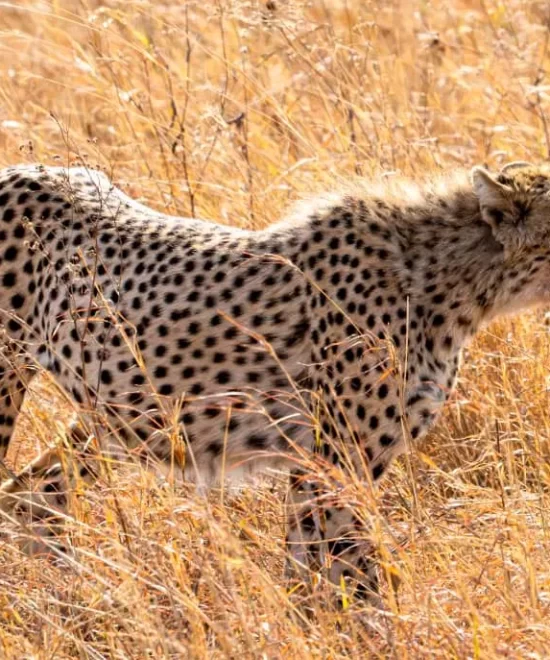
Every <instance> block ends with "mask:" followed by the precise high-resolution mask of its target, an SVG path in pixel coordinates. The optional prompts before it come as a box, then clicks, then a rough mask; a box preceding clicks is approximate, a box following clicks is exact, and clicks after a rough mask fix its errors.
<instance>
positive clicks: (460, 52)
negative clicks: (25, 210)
mask: <svg viewBox="0 0 550 660" xmlns="http://www.w3.org/2000/svg"><path fill="white" fill-rule="evenodd" d="M0 19H1V20H0V164H1V165H7V164H13V163H19V162H34V161H42V162H45V163H59V162H61V163H67V162H72V161H77V160H80V159H83V160H87V161H88V162H89V163H91V164H92V165H95V164H99V165H100V166H101V167H103V168H105V169H106V170H107V171H108V172H109V173H110V174H111V175H112V176H113V177H114V179H115V180H116V181H117V182H118V183H120V184H121V185H122V187H123V188H124V189H125V190H127V191H128V192H129V194H131V195H133V196H135V197H137V198H140V199H142V200H143V201H144V202H146V203H149V204H150V205H151V206H153V207H155V208H158V209H161V210H165V211H167V212H170V213H177V214H182V215H184V214H192V213H194V214H195V215H199V216H203V217H212V218H216V219H221V221H223V222H227V223H236V224H239V225H243V226H255V227H260V226H262V225H264V224H266V223H267V222H269V221H272V220H275V219H277V218H279V217H280V216H281V214H282V213H283V211H284V209H285V207H287V205H288V203H289V202H290V201H291V200H293V199H295V198H296V197H298V196H299V195H300V194H301V193H303V192H311V191H315V190H318V189H326V188H333V187H334V186H335V185H337V181H338V180H340V179H343V178H350V177H353V176H356V175H364V176H369V175H370V174H372V173H374V172H378V171H388V172H393V171H400V172H403V173H405V174H412V175H416V174H423V173H425V172H429V171H434V170H439V169H441V168H451V169H452V168H455V167H462V166H465V167H469V166H471V165H472V164H475V163H487V164H489V165H499V164H501V163H502V162H503V161H507V160H510V159H528V160H535V161H536V160H541V159H546V158H548V157H549V155H550V154H549V152H550V135H549V130H548V127H547V119H546V115H545V112H546V108H547V104H548V99H549V94H550V92H549V90H550V87H549V80H548V72H549V71H548V69H549V67H550V55H549V51H548V46H549V36H550V32H549V21H550V13H549V9H548V3H547V2H543V1H542V0H541V1H538V2H537V1H534V0H533V1H531V2H525V1H524V0H507V1H506V2H497V1H496V0H478V1H475V0H471V1H469V0H448V1H447V2H442V3H438V2H433V1H432V2H426V1H420V0H401V1H399V0H394V1H393V2H388V1H387V0H365V1H363V0H324V2H323V1H322V0H315V1H314V2H306V1H305V0H270V1H269V2H265V1H263V2H260V1H259V0H219V1H215V0H210V1H209V0H206V1H204V0H203V2H198V1H195V0H190V1H188V2H186V1H185V0H164V2H156V1H155V0H124V1H122V0H105V2H103V3H102V2H100V0H43V1H42V0H13V2H0ZM548 346H549V343H548V330H547V329H546V327H545V325H544V323H543V322H542V316H541V314H539V315H530V316H526V317H524V318H522V319H516V320H513V321H509V322H506V323H504V322H503V323H499V324H496V325H493V326H492V327H491V328H490V329H489V330H488V331H487V332H486V333H485V334H484V335H483V336H482V337H480V338H479V340H478V341H477V343H476V344H475V345H474V346H473V347H472V348H471V350H470V351H469V352H468V355H467V364H466V366H465V368H464V369H463V371H462V378H461V381H460V386H459V388H458V392H457V394H456V396H455V397H454V398H453V401H452V403H451V404H450V405H449V406H448V407H447V410H446V414H445V416H444V418H443V419H442V420H441V421H440V423H439V424H438V426H437V429H436V430H435V431H434V432H433V433H432V434H431V435H430V437H429V439H428V440H427V441H426V442H424V443H423V444H422V446H420V447H418V448H416V449H415V451H414V453H413V454H412V455H410V457H409V458H407V459H406V460H403V461H402V462H401V463H400V464H397V465H396V466H395V467H394V468H393V470H392V471H391V476H390V477H389V479H387V481H386V485H385V487H384V489H383V493H382V497H381V503H380V511H379V512H378V513H376V514H375V515H374V519H375V527H376V530H377V532H378V537H379V541H380V543H381V544H382V547H383V549H384V548H385V549H386V550H387V553H386V554H387V556H386V560H387V564H388V566H389V567H390V568H391V570H392V571H394V572H396V573H397V574H398V575H399V576H400V578H401V580H402V585H401V590H400V595H399V603H396V601H395V599H394V598H393V596H392V593H391V590H386V593H385V600H386V603H387V607H388V611H389V614H388V615H387V622H386V624H384V623H380V622H379V623H380V627H379V632H373V630H372V629H371V628H369V627H368V626H367V625H366V620H367V619H368V612H367V611H366V610H365V609H364V607H363V606H362V605H361V604H360V603H356V602H353V601H351V602H350V603H349V604H348V606H347V608H346V609H345V610H344V611H341V612H339V611H337V610H335V609H334V608H333V606H332V605H331V603H332V601H331V599H330V597H328V594H327V591H326V588H325V587H323V586H322V585H320V586H319V587H318V591H317V592H316V598H315V602H314V612H313V614H312V616H311V617H310V618H306V617H305V616H304V614H303V613H301V612H300V611H299V610H297V609H295V607H294V605H293V602H292V600H291V599H289V597H288V595H287V593H286V591H285V582H284V580H283V576H282V567H283V560H284V550H283V544H282V538H283V522H282V505H281V497H280V495H281V490H282V489H283V486H282V481H281V483H275V484H271V485H267V486H262V487H251V488H249V489H246V490H244V491H243V492H242V494H241V495H239V497H238V498H235V499H232V500H228V499H227V496H225V501H224V499H223V495H224V494H223V493H222V494H220V493H213V494H212V496H211V497H210V499H209V501H208V502H206V501H204V500H201V499H200V498H198V497H197V496H195V495H194V494H193V493H187V492H182V490H181V489H180V490H178V491H174V490H173V489H171V488H165V487H163V486H162V485H159V483H158V482H156V481H155V480H154V478H153V477H151V476H150V475H148V474H144V473H139V474H138V475H137V476H136V474H135V473H128V472H126V471H124V470H122V471H120V472H119V473H118V478H117V480H116V482H115V481H113V482H111V483H110V484H109V483H105V484H103V485H102V486H101V487H98V488H94V489H92V490H91V491H90V492H89V493H88V494H87V496H86V497H85V498H80V499H79V511H78V520H79V523H78V525H76V526H75V535H76V536H77V538H76V542H77V545H78V547H79V548H81V550H82V553H83V558H82V561H81V563H80V565H79V566H76V565H75V567H74V568H73V569H69V570H67V569H64V570H61V569H59V568H56V567H55V566H52V565H51V564H48V563H47V562H46V561H45V560H40V559H32V560H31V559H26V558H23V557H22V556H21V555H20V554H19V553H18V551H17V549H16V548H15V547H14V546H12V545H10V544H6V543H4V545H3V546H1V547H0V561H1V562H2V563H1V569H0V656H1V657H3V658H8V659H12V658H13V659H19V658H36V659H46V658H56V660H57V659H61V658H93V659H96V658H117V659H119V658H120V659H122V658H188V657H189V658H233V657H237V656H240V657H243V658H244V657H246V658H310V657H313V658H317V657H323V658H339V657H348V656H353V657H358V658H359V657H370V656H372V657H398V658H415V659H416V658H420V657H444V658H448V657H449V658H454V657H457V658H483V659H484V660H485V659H487V658H494V657H511V658H538V657H541V658H543V657H548V656H549V655H550V624H549V623H548V621H549V612H550V569H549V567H548V566H549V564H548V553H549V550H550V536H549V531H548V530H549V525H550V518H549V512H550V492H549V488H550V471H549V468H548V462H547V458H548V456H550V446H549V441H548V438H549V437H550V414H549V411H548V386H549V382H550V381H549V376H550V354H549V348H548ZM59 401H60V400H59V398H58V397H56V393H55V390H54V389H53V388H52V386H51V385H50V384H48V383H47V382H46V383H45V382H43V383H42V386H41V387H39V388H35V389H34V390H33V393H32V397H30V398H29V401H28V403H27V406H26V409H25V413H24V416H23V418H22V419H21V422H20V424H19V428H18V442H17V443H16V444H15V446H14V451H13V453H12V454H11V456H10V459H11V463H12V465H13V463H14V462H15V463H19V462H21V461H22V460H23V459H24V458H28V457H29V456H31V455H33V454H34V453H35V452H36V451H37V448H38V446H40V445H42V444H43V443H44V442H46V441H50V440H51V439H52V437H53V435H54V434H55V433H57V430H58V429H59V426H60V420H61V421H63V420H64V415H63V414H62V413H63V410H62V406H61V409H60V404H59ZM56 402H57V406H56ZM65 412H66V411H65ZM351 485H352V486H353V487H354V488H355V491H354V492H355V495H354V497H356V498H357V499H358V500H359V503H360V506H364V507H365V508H366V509H368V508H369V507H371V504H370V502H368V501H367V500H368V497H367V495H366V494H365V493H363V492H362V490H361V487H360V484H351ZM371 508H372V507H371ZM396 548H397V550H396V552H395V553H394V554H393V555H392V554H390V551H391V550H395V549H396Z"/></svg>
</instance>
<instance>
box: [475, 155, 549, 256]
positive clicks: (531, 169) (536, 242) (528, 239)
mask: <svg viewBox="0 0 550 660" xmlns="http://www.w3.org/2000/svg"><path fill="white" fill-rule="evenodd" d="M472 182H473V186H474V191H475V194H476V195H477V197H478V199H479V205H480V208H481V215H482V218H483V219H484V220H485V222H487V223H488V224H489V225H490V227H491V229H492V232H493V235H494V237H495V239H496V240H497V241H498V242H499V243H500V244H501V245H502V246H503V247H504V250H505V252H506V253H507V254H509V255H513V254H514V253H517V252H518V251H519V252H523V251H525V250H529V249H536V248H537V247H544V248H548V246H549V245H550V165H530V164H529V163H524V162H518V163H510V164H509V165H506V166H505V167H503V168H502V170H501V171H500V172H499V173H498V174H496V175H493V174H491V173H490V172H488V171H487V170H486V169H484V168H483V167H474V169H473V170H472Z"/></svg>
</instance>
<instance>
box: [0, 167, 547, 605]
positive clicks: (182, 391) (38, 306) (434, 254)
mask: <svg viewBox="0 0 550 660" xmlns="http://www.w3.org/2000/svg"><path fill="white" fill-rule="evenodd" d="M0 282H1V287H0V310H1V324H2V325H1V333H2V335H1V336H2V344H1V346H2V348H1V351H0V361H1V364H0V399H1V400H0V406H1V408H0V459H3V457H4V456H5V454H6V451H7V449H8V445H9V442H10V438H11V436H12V431H13V427H14V424H15V421H16V418H17V414H18V411H19V409H20V406H21V404H22V401H23V398H24V394H25V390H26V389H27V387H28V385H29V382H30V381H31V379H32V377H33V375H34V374H35V373H37V372H38V371H39V370H40V369H45V370H47V371H48V372H50V373H51V374H52V375H53V377H54V378H55V380H56V381H57V383H58V384H59V385H60V387H61V388H62V389H63V390H64V391H65V392H66V393H67V394H68V395H69V396H70V397H71V398H72V399H73V400H74V401H75V402H76V404H77V405H78V407H79V410H80V413H79V421H78V423H77V424H75V425H73V426H72V427H71V428H70V429H69V431H68V439H67V441H66V444H65V446H64V447H59V448H53V449H50V450H48V451H46V452H45V453H44V454H43V455H42V456H39V457H38V458H37V459H36V460H35V461H33V462H32V463H31V464H30V465H29V466H28V467H27V468H25V469H24V470H22V471H21V472H20V473H19V474H17V475H11V476H10V478H8V479H6V480H5V481H4V483H3V484H2V486H1V488H0V511H2V512H3V515H4V517H5V518H6V519H8V518H9V519H11V520H12V521H14V520H15V521H21V523H22V524H24V525H28V524H29V523H32V529H33V530H34V532H35V533H34V535H32V540H31V541H29V542H27V544H26V546H25V549H26V550H27V551H28V552H31V553H32V552H35V551H38V550H44V549H45V548H54V549H55V548H57V545H56V543H57V539H59V538H61V531H62V520H63V518H64V517H65V516H66V510H67V493H68V492H69V490H70V488H71V483H72V481H71V478H72V476H71V474H69V473H68V471H67V469H66V468H65V467H64V466H65V464H66V462H65V463H64V462H63V460H62V459H63V455H64V454H63V452H64V451H65V452H66V451H67V449H68V448H70V449H71V451H72V453H73V454H74V455H75V456H76V457H77V459H78V460H77V462H76V465H77V469H78V472H79V476H80V477H82V478H84V479H86V481H93V480H94V479H96V478H97V476H98V474H99V472H100V469H99V468H98V461H96V460H95V458H96V457H97V456H98V453H97V452H98V451H99V452H105V453H110V452H115V454H116V455H117V456H119V455H122V454H123V453H124V452H128V454H131V456H133V457H139V459H140V460H141V461H143V463H144V465H147V466H152V465H154V466H156V467H157V468H159V467H160V469H164V470H165V471H166V473H167V474H171V475H172V476H175V477H177V478H178V479H182V480H184V481H190V482H195V483H197V484H200V485H206V486H208V485H209V484H210V485H211V484H216V483H219V482H220V481H223V480H225V479H233V480H240V479H242V478H244V477H246V476H248V475H251V474H254V473H256V472H258V471H259V470H262V469H274V468H276V469H279V468H285V469H288V470H289V471H290V486H289V499H288V505H287V506H288V510H289V515H288V523H287V524H288V533H287V544H288V550H289V556H290V558H291V560H290V561H291V563H292V564H293V565H294V566H298V567H301V568H302V570H305V571H307V569H308V567H315V566H319V565H323V562H325V561H326V558H327V556H329V557H330V558H331V561H330V562H329V563H328V564H326V565H327V566H328V569H327V573H328V578H329V581H330V582H332V583H334V584H336V585H338V584H341V580H342V579H345V580H349V581H350V582H351V583H353V585H354V588H355V590H356V593H357V594H358V595H359V596H364V597H365V598H366V599H371V600H373V601H375V600H376V598H377V595H376V594H377V592H378V569H377V565H376V562H375V559H374V548H373V547H372V546H371V545H367V544H365V543H363V542H361V543H358V542H357V536H358V533H357V527H358V524H359V523H358V518H357V515H356V513H355V512H354V511H353V510H352V509H350V508H349V507H348V506H339V504H338V497H337V493H338V488H339V486H340V484H338V483H335V484H334V485H333V486H330V485H329V484H328V483H327V480H328V481H330V478H331V477H330V475H336V476H334V477H332V478H333V479H334V480H335V481H336V482H337V481H338V476H337V475H338V474H343V473H346V472H348V471H353V473H354V474H356V475H358V477H359V479H361V480H362V481H363V482H364V483H365V484H367V485H368V486H369V487H371V486H372V487H373V488H375V487H376V485H377V483H378V482H379V481H380V480H381V478H382V477H383V475H384V474H385V473H386V472H387V470H388V467H389V466H390V464H391V462H392V460H393V459H394V458H395V457H396V456H398V455H399V454H401V453H402V452H403V451H404V450H405V448H406V446H407V443H408V442H409V441H412V442H414V441H417V440H418V439H420V438H421V437H422V436H423V435H424V434H425V433H426V432H427V430H428V429H429V428H430V426H431V425H432V424H433V423H434V420H435V418H436V416H437V414H438V412H439V411H440V410H441V408H442V407H443V405H444V403H445V401H446V400H447V399H448V397H449V395H450V393H451V392H452V390H453V387H454V384H455V379H456V376H457V370H458V368H459V362H460V355H461V351H462V349H463V347H464V346H465V345H466V343H467V342H468V341H469V340H470V339H471V338H472V337H473V336H474V334H475V333H476V332H477V331H478V329H479V328H481V327H482V326H483V325H484V324H486V323H488V322H489V321H491V319H493V318H494V317H496V316H497V315H500V314H505V313H510V312H517V311H520V310H522V309H525V308H528V307H531V306H533V305H536V304H539V303H543V302H545V301H548V300H549V299H550V167H549V166H533V165H529V164H527V163H511V164H509V165H507V166H505V167H504V168H503V169H502V170H501V171H500V172H493V173H491V172H489V171H488V170H487V169H484V168H482V167H475V168H474V169H473V170H472V171H471V172H464V173H455V174H454V175H453V176H451V177H444V178H442V179H441V181H436V182H433V181H432V182H426V183H414V182H406V181H403V182H401V181H394V182H391V181H390V182H389V183H386V184H383V185H382V184H376V183H369V182H366V183H364V184H362V185H360V186H359V185H358V186H357V187H356V188H354V189H352V190H351V191H348V192H346V193H343V194H341V195H336V194H334V195H332V194H331V195H326V196H320V197H319V198H316V199H315V200H313V201H311V202H307V203H305V204H304V205H302V206H299V207H298V208H297V210H296V211H295V212H294V213H293V214H291V216H289V218H287V219H286V220H283V221H282V222H279V223H276V224H273V225H272V226H270V227H268V228H266V229H263V230H258V231H252V230H245V229H239V228H232V227H227V226H222V225H219V224H214V223H209V222H206V221H201V220H197V219H189V218H177V217H172V216H169V215H165V214H163V213H159V212H155V211H153V210H151V209H149V208H147V207H145V206H143V205H140V204H138V203H137V202H135V201H133V200H132V199H131V198H129V197H128V196H126V195H125V194H124V193H123V192H122V191H121V190H119V189H118V188H116V187H114V185H113V184H112V183H111V181H110V180H109V178H108V177H107V176H106V175H104V174H103V173H101V172H99V171H94V170H90V169H87V168H85V167H79V168H56V167H45V166H40V165H33V166H16V167H10V168H7V169H4V170H2V171H0ZM98 446H99V449H98ZM99 455H100V456H101V455H102V454H101V453H100V454H99ZM308 456H312V457H313V458H314V459H315V460H316V461H317V463H315V465H319V466H320V468H319V469H320V470H323V472H324V476H323V478H322V479H321V478H320V476H319V474H317V473H315V470H313V471H312V470H309V471H308V470H307V469H306V468H305V465H306V460H305V459H307V457H308ZM323 466H329V467H330V468H331V469H330V470H329V469H324V467H323ZM327 475H329V476H328V477H327ZM77 476H78V475H77ZM31 483H32V485H31ZM37 483H38V485H36V484H37ZM335 493H336V495H335ZM361 524H362V523H361Z"/></svg>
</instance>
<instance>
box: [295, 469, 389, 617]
mask: <svg viewBox="0 0 550 660" xmlns="http://www.w3.org/2000/svg"><path fill="white" fill-rule="evenodd" d="M287 520H288V533H287V539H286V542H287V547H288V552H289V555H290V558H291V561H292V564H289V566H288V569H287V571H288V572H289V573H290V574H293V573H296V569H297V572H298V574H299V575H301V576H302V578H303V579H304V580H305V581H309V580H310V578H311V573H312V572H313V573H315V572H318V571H320V572H321V573H322V574H324V575H325V577H326V578H327V579H328V580H329V582H331V583H332V584H334V585H335V586H336V587H338V588H339V589H345V590H346V591H347V593H349V594H351V593H354V594H355V595H356V596H358V597H360V598H364V599H366V600H368V601H369V602H370V603H371V604H372V605H374V606H375V607H377V608H382V601H381V599H380V596H379V569H378V565H377V561H376V552H375V548H374V545H373V544H372V542H371V541H369V540H368V538H367V537H366V536H365V531H364V523H362V522H359V521H358V519H357V517H356V516H355V514H354V513H353V512H352V510H351V509H350V508H349V507H346V506H340V505H338V503H337V502H335V495H334V494H330V493H327V486H326V484H320V483H318V482H316V481H312V480H310V479H308V475H305V474H304V473H302V472H299V471H296V472H293V473H292V474H291V478H290V491H289V495H288V499H287Z"/></svg>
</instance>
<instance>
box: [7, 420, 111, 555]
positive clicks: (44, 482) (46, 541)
mask: <svg viewBox="0 0 550 660" xmlns="http://www.w3.org/2000/svg"><path fill="white" fill-rule="evenodd" d="M67 437H68V442H69V444H70V445H71V450H72V451H64V450H63V447H62V446H60V447H55V448H52V449H48V450H47V451H45V452H44V453H43V454H41V455H40V456H39V457H38V458H36V459H35V460H34V461H32V462H31V463H29V465H27V466H26V467H25V468H24V469H23V470H22V471H21V472H19V473H18V474H17V475H15V476H13V477H12V478H10V479H7V480H6V481H4V482H3V483H2V485H1V486H0V530H1V528H2V527H6V524H7V526H9V527H10V536H12V534H13V531H12V530H13V529H14V525H15V528H16V531H15V534H16V538H17V541H18V544H19V546H20V547H21V549H22V550H23V552H25V553H26V554H28V555H47V556H51V557H57V558H59V557H60V556H61V555H65V554H67V553H68V551H69V550H70V543H69V542H68V540H67V538H66V535H64V522H65V520H66V519H67V518H68V517H69V501H70V494H71V492H72V491H74V488H75V485H76V484H77V483H78V481H79V480H80V482H85V483H92V482H94V481H95V480H96V478H97V474H98V473H97V468H96V466H95V465H94V461H93V459H92V455H91V452H89V451H88V449H87V448H88V444H89V438H88V437H87V436H86V434H85V433H84V431H83V430H82V429H81V428H80V427H79V426H76V425H74V426H72V427H71V428H70V430H69V433H68V436H67ZM2 531H4V530H2ZM12 537H13V536H12Z"/></svg>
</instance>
